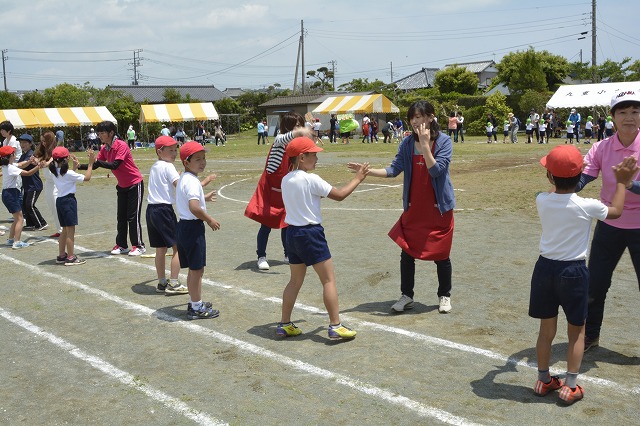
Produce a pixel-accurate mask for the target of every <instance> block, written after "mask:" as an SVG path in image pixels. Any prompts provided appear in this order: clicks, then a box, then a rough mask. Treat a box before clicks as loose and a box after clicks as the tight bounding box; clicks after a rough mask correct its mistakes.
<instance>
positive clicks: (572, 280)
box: [529, 256, 589, 326]
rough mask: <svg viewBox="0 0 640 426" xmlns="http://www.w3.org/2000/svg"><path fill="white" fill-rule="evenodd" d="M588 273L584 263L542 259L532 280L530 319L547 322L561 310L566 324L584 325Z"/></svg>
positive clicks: (581, 261) (537, 264)
mask: <svg viewBox="0 0 640 426" xmlns="http://www.w3.org/2000/svg"><path fill="white" fill-rule="evenodd" d="M588 295H589V270H588V269H587V266H586V262H585V261H584V260H570V261H561V260H550V259H547V258H545V257H542V256H540V257H539V258H538V261H537V262H536V266H535V268H534V269H533V276H532V277H531V296H530V298H529V316H531V317H533V318H540V319H547V318H553V317H556V316H557V315H558V307H559V306H562V309H563V310H564V314H565V315H566V317H567V322H568V323H569V324H571V325H575V326H581V325H584V323H585V320H586V319H587V302H588Z"/></svg>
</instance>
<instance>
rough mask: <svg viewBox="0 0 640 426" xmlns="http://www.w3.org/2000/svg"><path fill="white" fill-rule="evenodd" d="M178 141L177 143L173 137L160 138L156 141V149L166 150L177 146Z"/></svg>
mask: <svg viewBox="0 0 640 426" xmlns="http://www.w3.org/2000/svg"><path fill="white" fill-rule="evenodd" d="M177 143H178V141H176V140H175V139H174V138H172V137H171V136H160V137H159V138H158V139H156V145H155V147H156V149H160V148H164V147H165V146H172V145H175V144H177Z"/></svg>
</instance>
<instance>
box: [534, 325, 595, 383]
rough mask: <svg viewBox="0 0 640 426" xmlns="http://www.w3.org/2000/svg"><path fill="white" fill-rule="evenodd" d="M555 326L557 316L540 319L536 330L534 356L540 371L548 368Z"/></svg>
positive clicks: (556, 326)
mask: <svg viewBox="0 0 640 426" xmlns="http://www.w3.org/2000/svg"><path fill="white" fill-rule="evenodd" d="M557 328H558V317H557V316H556V317H553V318H546V319H541V320H540V331H539V332H538V342H537V343H536V358H537V360H538V370H540V371H544V370H548V369H549V361H550V359H551V344H552V343H553V339H554V337H556V330H557ZM583 351H584V347H583Z"/></svg>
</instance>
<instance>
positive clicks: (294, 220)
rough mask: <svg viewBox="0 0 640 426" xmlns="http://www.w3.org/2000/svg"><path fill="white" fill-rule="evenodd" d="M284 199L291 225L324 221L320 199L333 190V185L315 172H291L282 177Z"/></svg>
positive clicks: (316, 223) (313, 223)
mask: <svg viewBox="0 0 640 426" xmlns="http://www.w3.org/2000/svg"><path fill="white" fill-rule="evenodd" d="M281 188H282V201H284V208H285V210H286V211H287V215H286V216H285V218H284V221H285V222H286V223H288V224H289V225H294V226H306V225H319V224H321V223H322V214H321V213H320V199H321V198H322V197H326V196H327V195H329V192H331V189H332V186H331V185H329V184H328V183H327V182H326V181H325V180H324V179H322V178H321V177H320V176H318V175H316V174H314V173H307V172H305V171H303V170H294V171H292V172H289V173H288V174H287V175H286V176H285V177H284V178H283V179H282V186H281Z"/></svg>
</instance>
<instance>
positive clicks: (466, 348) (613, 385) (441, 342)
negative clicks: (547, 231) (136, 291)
mask: <svg viewBox="0 0 640 426" xmlns="http://www.w3.org/2000/svg"><path fill="white" fill-rule="evenodd" d="M49 241H50V242H55V241H53V240H49ZM75 247H76V250H77V251H84V252H94V250H91V249H87V248H84V247H82V246H78V245H76V246H75ZM103 257H106V258H112V259H115V260H117V261H120V262H123V263H125V264H127V265H132V266H137V267H143V268H146V269H147V270H149V271H151V272H153V273H155V271H156V270H155V266H154V265H146V264H143V263H140V262H137V261H134V260H132V259H128V258H127V257H124V256H118V255H115V256H112V255H110V254H104V256H103ZM180 276H181V278H182V279H183V280H186V275H185V274H180ZM202 283H203V284H206V285H210V286H212V287H217V288H222V289H225V290H232V291H237V292H239V293H240V294H243V295H245V296H250V297H253V298H256V299H260V300H264V301H268V302H272V303H276V304H278V305H281V304H282V299H281V298H278V297H272V296H266V295H264V294H261V293H258V292H255V291H253V290H247V289H242V288H237V287H234V286H232V285H229V284H224V283H221V282H218V281H214V280H211V279H208V278H204V277H203V278H202ZM296 309H300V310H303V311H306V312H309V313H312V314H323V315H327V313H326V312H325V311H323V310H321V309H319V308H316V307H313V306H309V305H305V304H303V303H300V302H296ZM341 317H342V318H344V319H346V321H348V322H351V323H354V324H359V325H361V326H364V327H365V328H370V329H372V330H378V331H384V332H387V333H392V334H396V335H400V336H404V337H409V338H412V339H414V340H416V341H422V342H425V343H428V344H429V345H436V346H441V347H446V348H449V349H453V350H459V351H462V352H467V353H471V354H474V355H480V356H484V357H487V358H489V359H494V360H498V361H501V362H504V363H505V364H506V365H514V366H520V367H525V368H528V369H534V370H537V365H536V364H535V363H533V362H531V363H529V362H526V361H523V360H519V359H517V358H512V357H508V356H505V355H502V354H500V353H497V352H493V351H490V350H486V349H482V348H477V347H475V346H471V345H466V344H462V343H457V342H453V341H450V340H446V339H441V338H438V337H434V336H429V335H425V334H421V333H416V332H414V331H409V330H405V329H402V328H399V327H393V326H388V325H384V324H379V323H375V322H371V321H366V320H361V319H358V318H356V317H352V316H350V315H348V314H341ZM550 371H551V372H552V373H553V374H563V373H564V370H562V369H558V368H554V367H552V368H550ZM580 379H581V380H583V381H585V382H589V383H593V384H595V385H600V386H603V387H607V388H610V389H614V390H616V391H620V392H622V393H632V394H640V385H637V386H633V387H627V386H623V385H621V384H619V383H617V382H614V381H612V380H609V379H603V378H599V377H591V376H588V375H586V374H581V375H580Z"/></svg>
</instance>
